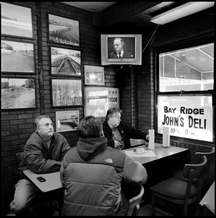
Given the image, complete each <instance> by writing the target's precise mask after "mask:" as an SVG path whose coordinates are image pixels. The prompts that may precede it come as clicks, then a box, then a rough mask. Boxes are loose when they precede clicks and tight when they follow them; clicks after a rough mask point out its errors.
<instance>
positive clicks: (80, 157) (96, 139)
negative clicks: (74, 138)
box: [60, 116, 147, 216]
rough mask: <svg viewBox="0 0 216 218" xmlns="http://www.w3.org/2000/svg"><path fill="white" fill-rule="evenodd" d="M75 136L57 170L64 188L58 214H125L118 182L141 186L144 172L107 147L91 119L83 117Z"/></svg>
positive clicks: (123, 201) (125, 156)
mask: <svg viewBox="0 0 216 218" xmlns="http://www.w3.org/2000/svg"><path fill="white" fill-rule="evenodd" d="M78 133H79V140H78V143H77V146H76V147H73V148H71V150H70V151H68V152H67V154H66V155H65V156H64V159H63V162H62V165H61V170H60V177H61V181H62V184H63V186H64V188H65V193H64V203H63V208H62V215H63V216H106V215H126V214H127V210H128V202H127V201H126V198H125V197H124V194H123V191H122V189H121V182H122V180H123V179H126V180H128V181H131V182H135V183H139V184H144V183H145V182H146V181H147V172H146V169H145V168H144V167H143V166H142V164H140V163H139V162H137V161H134V160H132V159H131V158H130V157H129V156H127V155H126V154H125V152H123V151H120V150H117V149H114V148H111V147H109V146H107V139H106V137H104V136H103V130H102V123H100V122H98V121H97V120H96V118H95V117H93V116H87V117H85V118H83V119H82V120H81V122H80V124H79V126H78Z"/></svg>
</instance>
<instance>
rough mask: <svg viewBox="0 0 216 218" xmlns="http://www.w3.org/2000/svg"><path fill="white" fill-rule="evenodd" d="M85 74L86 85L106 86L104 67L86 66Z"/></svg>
mask: <svg viewBox="0 0 216 218" xmlns="http://www.w3.org/2000/svg"><path fill="white" fill-rule="evenodd" d="M84 73H85V84H86V85H104V67H101V66H91V65H85V66H84Z"/></svg>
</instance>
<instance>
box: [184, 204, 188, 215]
mask: <svg viewBox="0 0 216 218" xmlns="http://www.w3.org/2000/svg"><path fill="white" fill-rule="evenodd" d="M187 215H188V204H184V216H187Z"/></svg>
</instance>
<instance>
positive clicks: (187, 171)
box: [183, 154, 207, 199]
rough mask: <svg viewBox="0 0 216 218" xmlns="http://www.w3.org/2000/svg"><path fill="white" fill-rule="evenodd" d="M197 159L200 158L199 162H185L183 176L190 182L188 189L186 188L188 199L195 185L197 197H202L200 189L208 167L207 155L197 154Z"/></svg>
mask: <svg viewBox="0 0 216 218" xmlns="http://www.w3.org/2000/svg"><path fill="white" fill-rule="evenodd" d="M196 156H197V160H198V159H200V162H199V163H193V164H185V166H184V169H183V176H184V177H185V179H186V180H187V182H188V185H187V189H186V199H187V198H188V197H189V196H190V194H191V187H192V185H194V186H195V187H196V188H197V190H198V193H197V198H200V191H201V187H202V182H203V180H202V177H203V175H204V174H205V171H206V167H207V157H206V156H205V155H200V154H196Z"/></svg>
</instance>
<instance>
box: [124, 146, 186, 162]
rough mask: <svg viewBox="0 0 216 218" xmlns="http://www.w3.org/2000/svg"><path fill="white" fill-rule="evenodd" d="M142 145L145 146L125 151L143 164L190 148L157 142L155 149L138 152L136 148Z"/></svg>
mask: <svg viewBox="0 0 216 218" xmlns="http://www.w3.org/2000/svg"><path fill="white" fill-rule="evenodd" d="M140 147H143V146H139V147H136V148H129V149H125V150H124V151H125V153H126V154H127V155H128V156H130V157H131V158H132V159H134V160H137V161H139V162H140V163H142V164H145V163H149V162H152V161H155V160H158V159H161V158H165V157H168V156H171V155H175V154H178V153H181V152H184V151H187V150H188V148H181V147H176V146H170V147H163V146H162V144H158V143H155V149H154V150H146V151H145V152H143V153H137V152H136V151H135V150H136V149H138V148H140ZM143 148H144V147H143Z"/></svg>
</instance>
